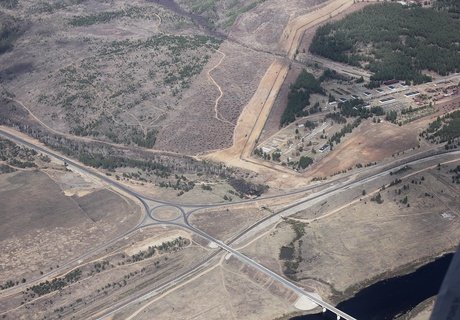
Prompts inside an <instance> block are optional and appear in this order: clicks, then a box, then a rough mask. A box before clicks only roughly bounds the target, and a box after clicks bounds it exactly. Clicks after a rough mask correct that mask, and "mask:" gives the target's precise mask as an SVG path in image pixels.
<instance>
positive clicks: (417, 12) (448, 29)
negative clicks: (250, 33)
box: [310, 3, 460, 83]
mask: <svg viewBox="0 0 460 320" xmlns="http://www.w3.org/2000/svg"><path fill="white" fill-rule="evenodd" d="M458 30H460V21H459V20H457V19H455V17H454V15H452V14H450V13H449V12H447V11H446V10H442V11H437V10H434V9H425V8H421V7H414V6H411V7H405V6H402V5H400V4H390V3H386V4H379V5H374V6H368V7H366V8H364V9H363V10H362V11H360V12H357V13H354V14H351V15H349V16H348V17H346V18H345V19H343V20H341V21H337V22H333V23H330V24H326V25H324V26H323V27H321V28H318V30H317V32H316V34H315V36H314V38H313V42H312V44H311V46H310V51H311V52H312V53H314V54H317V55H321V56H324V57H326V58H329V59H332V60H335V61H339V62H344V63H347V64H350V65H354V66H362V67H365V68H368V69H369V70H370V71H372V72H373V73H374V75H373V77H372V78H371V80H375V81H382V80H389V79H398V80H406V81H412V82H414V83H422V82H425V81H428V80H429V79H430V78H429V77H428V76H426V75H425V74H426V72H425V71H426V70H430V71H434V72H436V73H438V74H440V75H447V74H449V73H451V72H457V71H458V70H459V69H460V55H459V45H458V44H459V42H460V33H458V32H457V31H458Z"/></svg>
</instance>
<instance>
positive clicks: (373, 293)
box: [291, 253, 454, 320]
mask: <svg viewBox="0 0 460 320" xmlns="http://www.w3.org/2000/svg"><path fill="white" fill-rule="evenodd" d="M453 256H454V254H453V253H450V254H446V255H444V256H442V257H440V258H437V259H436V260H434V261H432V262H429V263H427V264H425V265H423V266H421V267H419V268H418V269H417V270H415V271H414V272H412V273H409V274H406V275H402V276H398V277H393V278H389V279H385V280H382V281H379V282H377V283H374V284H372V285H370V286H368V287H366V288H364V289H362V290H360V291H359V292H358V293H356V294H355V295H354V296H353V297H352V298H350V299H348V300H345V301H343V302H341V303H339V304H338V305H337V308H338V309H340V310H342V311H344V312H346V313H348V314H349V315H351V316H353V317H355V318H356V319H358V320H362V319H363V320H364V319H365V320H391V319H394V318H395V317H396V316H398V315H400V314H403V313H406V312H407V311H410V310H412V309H413V308H414V307H415V306H417V305H418V304H419V303H421V302H423V301H424V300H426V299H428V298H430V297H433V296H435V295H436V294H437V293H438V291H439V289H440V287H441V284H442V280H443V279H444V276H445V274H446V272H447V269H448V267H449V264H450V262H451V260H452V257H453ZM320 319H321V320H324V319H336V317H335V315H332V314H329V312H326V314H324V315H322V314H317V315H304V316H299V317H294V318H291V320H320Z"/></svg>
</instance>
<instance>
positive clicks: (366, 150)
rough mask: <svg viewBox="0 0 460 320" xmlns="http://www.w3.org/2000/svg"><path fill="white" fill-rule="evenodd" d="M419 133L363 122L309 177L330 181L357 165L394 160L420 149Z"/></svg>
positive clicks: (403, 128) (382, 124)
mask: <svg viewBox="0 0 460 320" xmlns="http://www.w3.org/2000/svg"><path fill="white" fill-rule="evenodd" d="M418 133H419V132H418V131H417V127H415V126H410V125H407V126H402V127H399V126H398V125H394V124H392V123H389V122H381V123H373V122H372V121H370V120H367V121H364V122H363V123H362V124H361V125H360V126H359V127H358V128H356V129H355V130H353V132H352V133H351V134H349V135H348V136H346V137H345V139H344V140H343V141H342V142H341V143H339V144H338V145H336V146H335V147H334V148H333V151H332V152H331V153H329V154H328V156H327V157H326V158H324V159H323V160H322V161H321V162H319V163H318V164H317V165H315V166H314V167H312V169H311V171H310V172H309V174H311V175H312V176H314V177H316V176H320V177H322V176H325V177H327V176H329V175H331V174H334V173H336V172H340V171H342V170H347V169H348V168H350V167H354V166H355V165H356V164H358V163H361V164H363V165H365V164H367V163H370V162H375V161H377V162H380V161H382V160H384V159H387V158H391V157H392V155H393V154H397V153H399V152H403V151H406V150H410V149H412V148H417V147H418V145H419V142H418V140H417V137H418ZM369 137H372V139H369Z"/></svg>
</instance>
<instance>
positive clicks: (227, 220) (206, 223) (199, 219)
mask: <svg viewBox="0 0 460 320" xmlns="http://www.w3.org/2000/svg"><path fill="white" fill-rule="evenodd" d="M269 214H270V212H268V211H267V210H264V209H259V208H245V209H233V208H230V209H228V210H221V211H210V210H209V211H208V210H206V211H199V212H195V213H193V215H192V216H191V218H190V223H191V224H192V225H193V226H195V227H197V228H198V229H200V230H203V231H204V232H206V233H207V234H209V235H211V236H212V237H215V238H216V239H220V240H224V241H225V240H229V239H230V238H232V236H234V235H235V234H236V233H237V232H238V231H241V230H243V229H244V228H246V227H249V226H250V225H252V224H253V223H255V222H256V221H258V220H260V219H262V218H263V217H265V216H267V215H269Z"/></svg>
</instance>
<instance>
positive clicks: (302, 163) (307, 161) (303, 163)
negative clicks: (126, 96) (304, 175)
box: [299, 156, 313, 169]
mask: <svg viewBox="0 0 460 320" xmlns="http://www.w3.org/2000/svg"><path fill="white" fill-rule="evenodd" d="M312 163H313V159H312V158H310V157H307V156H301V157H300V159H299V168H300V169H305V168H307V167H308V166H309V165H311V164H312Z"/></svg>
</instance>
